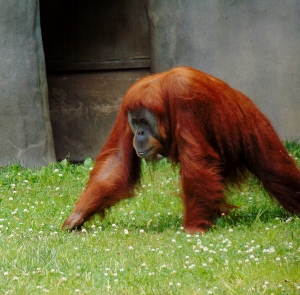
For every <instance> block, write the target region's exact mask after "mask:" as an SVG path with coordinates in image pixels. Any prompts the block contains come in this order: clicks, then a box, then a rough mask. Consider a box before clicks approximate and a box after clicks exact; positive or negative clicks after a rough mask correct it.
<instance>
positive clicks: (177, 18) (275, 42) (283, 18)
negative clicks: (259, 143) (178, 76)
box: [148, 0, 300, 139]
mask: <svg viewBox="0 0 300 295" xmlns="http://www.w3.org/2000/svg"><path fill="white" fill-rule="evenodd" d="M148 14H149V19H150V28H151V46H152V49H151V51H152V54H151V55H152V70H153V71H154V72H159V71H163V70H167V69H169V68H171V67H174V66H177V65H189V66H192V67H195V68H198V69H200V70H202V71H204V72H207V73H210V74H212V75H215V76H217V77H219V78H221V79H222V80H225V81H226V82H228V83H229V84H230V85H231V86H232V87H234V88H236V89H238V90H240V91H242V92H244V93H245V94H246V95H248V96H249V97H250V98H252V99H253V100H254V101H255V102H256V104H257V105H258V106H259V108H260V109H261V110H262V111H263V112H264V113H265V114H266V115H267V116H268V117H269V118H270V119H271V121H272V122H273V124H274V126H275V128H276V130H277V131H278V133H279V135H280V136H281V137H282V139H296V138H300V1H299V0H286V1H282V0H253V1H248V0H240V1H234V0H227V1H224V0H213V1H199V0H188V1H186V0H168V1H165V0H148Z"/></svg>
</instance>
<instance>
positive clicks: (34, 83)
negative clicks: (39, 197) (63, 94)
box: [0, 0, 55, 166]
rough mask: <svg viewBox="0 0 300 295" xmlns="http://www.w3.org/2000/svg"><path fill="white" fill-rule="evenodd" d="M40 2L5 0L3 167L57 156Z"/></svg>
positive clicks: (0, 38)
mask: <svg viewBox="0 0 300 295" xmlns="http://www.w3.org/2000/svg"><path fill="white" fill-rule="evenodd" d="M38 5H39V1H38V0H22V1H20V0H10V1H0V57H1V58H0V90H1V91H0V153H1V154H0V166H3V165H7V164H11V163H21V164H22V165H24V166H40V165H45V164H47V163H50V162H52V161H55V154H54V147H53V139H52V130H51V125H50V119H49V109H48V95H47V81H46V74H45V60H44V53H43V47H42V39H41V32H40V19H39V7H38Z"/></svg>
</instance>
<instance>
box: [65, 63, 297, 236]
mask: <svg viewBox="0 0 300 295" xmlns="http://www.w3.org/2000/svg"><path fill="white" fill-rule="evenodd" d="M140 108H147V109H149V110H150V111H151V112H153V113H154V114H155V115H156V116H157V120H158V126H159V132H160V134H161V136H162V137H163V139H164V140H167V142H168V147H169V157H170V159H171V160H172V161H173V162H178V163H180V166H181V170H180V174H181V183H182V191H183V201H184V207H185V215H184V226H185V228H186V229H187V230H189V231H191V232H195V231H205V230H206V229H207V228H208V227H209V226H211V225H212V224H213V219H214V217H216V216H217V215H219V214H220V213H222V212H228V211H229V210H230V209H231V208H232V206H230V205H229V204H227V203H226V200H225V197H224V193H223V191H224V188H225V182H226V180H227V179H236V177H237V174H238V172H240V171H243V170H244V169H245V168H247V169H248V170H249V171H250V172H252V173H253V174H255V175H256V176H257V177H258V178H259V179H260V180H261V181H262V183H263V185H264V187H265V188H266V190H268V192H269V193H270V194H271V195H273V196H274V197H275V198H276V199H277V200H278V201H279V203H280V204H281V205H282V206H283V207H284V208H285V209H287V210H288V211H290V212H293V213H300V172H299V170H298V168H297V167H296V164H295V163H294V161H293V159H292V158H291V157H290V156H289V155H288V153H287V151H286V149H285V148H284V146H283V144H282V142H281V141H280V139H279V137H278V136H277V134H276V132H275V131H274V128H273V127H272V125H271V123H270V121H269V120H268V119H267V118H266V117H265V115H263V114H262V113H261V112H260V111H259V110H258V108H257V107H256V106H255V105H254V103H253V102H252V101H251V100H250V99H249V98H247V97H246V96H245V95H244V94H242V93H241V92H239V91H237V90H235V89H233V88H231V87H230V86H229V85H228V84H226V83H225V82H223V81H221V80H219V79H217V78H215V77H213V76H210V75H208V74H205V73H203V72H200V71H198V70H195V69H192V68H188V67H180V68H175V69H172V70H170V71H168V72H163V73H159V74H155V75H151V76H148V77H146V78H143V79H141V80H140V81H138V82H136V83H135V84H134V85H133V86H132V87H131V88H130V89H129V90H128V91H127V93H126V95H125V97H124V100H123V103H122V106H121V110H120V112H119V115H118V117H117V120H116V122H115V125H114V127H113V130H112V132H111V134H110V136H109V138H108V141H107V143H106V144H105V146H104V147H103V149H102V151H101V152H100V154H99V156H98V158H97V159H96V164H95V167H94V169H93V170H92V172H91V175H90V180H89V182H88V185H87V188H86V189H85V191H84V193H83V194H82V196H81V197H80V199H79V202H78V203H77V204H76V206H75V208H74V212H73V213H72V214H71V215H70V216H69V217H68V219H67V220H66V221H65V223H64V225H63V226H64V227H67V228H69V229H70V230H72V229H74V228H75V227H77V226H81V224H82V223H83V222H84V221H85V220H86V219H87V218H89V217H90V216H92V215H93V214H95V213H97V212H99V213H101V212H104V210H105V209H106V208H109V207H110V206H113V205H114V204H115V203H116V202H118V201H119V200H121V199H123V198H128V197H131V196H132V195H133V188H134V186H135V184H136V183H137V182H138V181H139V179H140V159H139V158H138V157H137V156H136V154H135V151H134V148H133V146H132V139H133V134H132V132H131V130H130V127H129V124H128V122H127V113H128V111H129V110H133V109H140ZM124 129H125V132H123V130H124Z"/></svg>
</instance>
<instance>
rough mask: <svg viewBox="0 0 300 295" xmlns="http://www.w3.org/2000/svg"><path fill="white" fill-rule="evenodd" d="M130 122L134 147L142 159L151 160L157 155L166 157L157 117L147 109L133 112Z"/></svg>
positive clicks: (129, 118) (129, 117) (129, 114)
mask: <svg viewBox="0 0 300 295" xmlns="http://www.w3.org/2000/svg"><path fill="white" fill-rule="evenodd" d="M128 122H129V124H130V127H131V130H132V132H133V133H134V138H133V147H134V148H135V150H136V153H137V155H138V156H139V157H140V158H151V157H154V156H155V155H157V154H161V155H165V147H164V142H163V139H162V138H161V135H160V134H159V131H158V123H157V119H156V117H155V115H154V114H153V113H152V112H150V111H149V110H147V109H138V110H131V111H129V113H128Z"/></svg>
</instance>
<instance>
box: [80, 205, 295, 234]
mask: <svg viewBox="0 0 300 295" xmlns="http://www.w3.org/2000/svg"><path fill="white" fill-rule="evenodd" d="M291 216H293V215H292V214H290V213H288V212H286V211H284V210H283V209H281V208H280V207H278V208H276V207H275V206H274V207H271V208H270V207H266V208H264V209H257V208H253V209H252V211H251V212H249V211H244V210H241V209H235V210H233V211H232V212H231V213H230V214H229V215H226V216H223V217H221V218H219V219H217V220H216V227H214V230H218V229H223V228H228V227H233V228H234V227H239V226H243V227H244V228H245V227H246V228H251V227H253V226H255V225H257V224H258V223H260V224H267V223H272V222H274V221H275V219H276V220H278V219H280V220H282V221H285V220H287V219H288V218H290V217H291ZM95 222H96V224H98V225H97V226H101V230H102V231H112V230H114V229H118V230H122V229H124V230H128V231H130V232H140V231H145V232H147V233H153V234H155V233H156V234H157V233H162V232H165V231H167V230H171V231H174V232H177V231H182V232H183V231H184V230H183V228H182V218H181V217H180V216H178V215H175V214H174V215H165V214H162V215H161V216H159V218H156V219H155V220H152V219H147V218H145V217H144V218H143V217H142V218H140V219H139V218H138V217H137V218H136V220H134V221H132V220H128V219H121V220H120V219H119V220H118V221H117V220H115V219H114V218H113V217H112V218H108V220H106V219H104V220H101V219H100V218H98V217H96V218H95V219H92V220H90V221H89V222H87V223H86V224H85V229H86V230H87V231H88V232H92V231H93V229H92V227H91V224H95Z"/></svg>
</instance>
